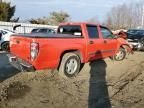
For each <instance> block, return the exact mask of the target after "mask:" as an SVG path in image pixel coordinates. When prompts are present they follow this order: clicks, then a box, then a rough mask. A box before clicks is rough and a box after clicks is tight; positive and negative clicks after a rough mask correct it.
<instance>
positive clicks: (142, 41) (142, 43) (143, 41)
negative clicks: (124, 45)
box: [138, 38, 144, 51]
mask: <svg viewBox="0 0 144 108" xmlns="http://www.w3.org/2000/svg"><path fill="white" fill-rule="evenodd" d="M139 43H140V45H139V48H138V51H144V38H141V39H140V41H139Z"/></svg>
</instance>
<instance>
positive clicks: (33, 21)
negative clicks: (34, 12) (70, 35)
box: [29, 17, 49, 25]
mask: <svg viewBox="0 0 144 108" xmlns="http://www.w3.org/2000/svg"><path fill="white" fill-rule="evenodd" d="M29 22H30V23H31V24H45V25H47V24H48V23H49V19H48V18H46V17H43V18H38V19H34V18H32V19H30V20H29Z"/></svg>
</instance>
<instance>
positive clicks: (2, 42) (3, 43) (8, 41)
mask: <svg viewBox="0 0 144 108" xmlns="http://www.w3.org/2000/svg"><path fill="white" fill-rule="evenodd" d="M4 43H9V41H4V42H2V43H1V46H2V45H3V44H4Z"/></svg>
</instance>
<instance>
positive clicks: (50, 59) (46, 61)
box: [32, 38, 86, 69]
mask: <svg viewBox="0 0 144 108" xmlns="http://www.w3.org/2000/svg"><path fill="white" fill-rule="evenodd" d="M35 42H37V43H39V45H40V46H39V48H40V49H39V54H38V57H37V59H36V60H35V61H34V62H32V64H33V65H34V66H35V67H36V69H46V68H56V67H58V65H59V62H60V59H61V55H62V54H63V52H64V51H70V50H79V51H80V53H81V55H82V58H83V59H82V62H84V61H85V56H86V55H85V54H86V53H85V52H86V43H85V39H84V38H70V39H69V38H51V39H41V38H37V39H35Z"/></svg>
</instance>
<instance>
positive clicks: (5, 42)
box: [0, 28, 14, 51]
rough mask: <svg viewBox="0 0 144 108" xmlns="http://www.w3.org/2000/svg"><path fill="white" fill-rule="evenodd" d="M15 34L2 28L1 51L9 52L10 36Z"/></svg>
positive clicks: (0, 30)
mask: <svg viewBox="0 0 144 108" xmlns="http://www.w3.org/2000/svg"><path fill="white" fill-rule="evenodd" d="M12 34H14V32H13V31H10V30H7V29H1V28H0V49H1V50H3V51H8V50H9V41H10V36H11V35H12Z"/></svg>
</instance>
